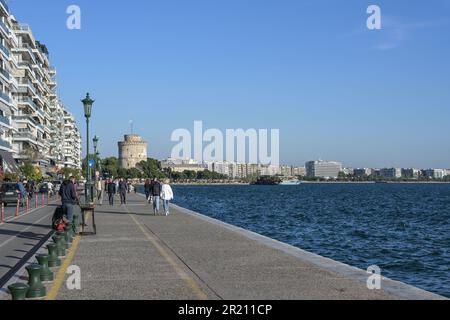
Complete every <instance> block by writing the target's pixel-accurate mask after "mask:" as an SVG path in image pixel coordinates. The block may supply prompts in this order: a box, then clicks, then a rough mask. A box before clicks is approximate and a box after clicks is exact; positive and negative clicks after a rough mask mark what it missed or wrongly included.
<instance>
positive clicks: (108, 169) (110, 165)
mask: <svg viewBox="0 0 450 320" xmlns="http://www.w3.org/2000/svg"><path fill="white" fill-rule="evenodd" d="M102 170H103V172H104V173H106V174H108V175H109V176H110V177H117V176H118V175H119V174H118V170H119V160H118V159H117V158H116V157H109V158H105V159H103V160H102Z"/></svg>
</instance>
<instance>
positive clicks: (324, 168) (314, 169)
mask: <svg viewBox="0 0 450 320" xmlns="http://www.w3.org/2000/svg"><path fill="white" fill-rule="evenodd" d="M305 167H306V175H307V176H308V177H316V178H325V179H337V178H338V177H339V172H341V171H342V163H340V162H336V161H323V160H317V161H309V162H307V163H306V164H305Z"/></svg>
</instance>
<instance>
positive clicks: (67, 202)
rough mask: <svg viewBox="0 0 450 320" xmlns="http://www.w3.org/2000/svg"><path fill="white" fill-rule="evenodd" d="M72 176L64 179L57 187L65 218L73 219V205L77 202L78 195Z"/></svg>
mask: <svg viewBox="0 0 450 320" xmlns="http://www.w3.org/2000/svg"><path fill="white" fill-rule="evenodd" d="M72 180H73V177H70V179H69V180H66V181H64V182H63V184H62V185H61V188H60V189H59V196H60V197H61V203H62V208H63V210H64V211H66V212H67V220H69V221H70V222H72V221H73V213H74V211H73V206H74V205H76V204H77V203H78V196H77V193H76V192H75V186H74V184H73V182H72Z"/></svg>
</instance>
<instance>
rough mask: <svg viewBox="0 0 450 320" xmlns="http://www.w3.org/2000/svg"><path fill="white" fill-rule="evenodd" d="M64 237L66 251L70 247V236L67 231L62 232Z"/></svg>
mask: <svg viewBox="0 0 450 320" xmlns="http://www.w3.org/2000/svg"><path fill="white" fill-rule="evenodd" d="M64 236H65V238H64V239H65V240H66V247H67V249H69V248H70V246H71V245H72V237H71V236H70V231H69V230H67V231H66V232H64Z"/></svg>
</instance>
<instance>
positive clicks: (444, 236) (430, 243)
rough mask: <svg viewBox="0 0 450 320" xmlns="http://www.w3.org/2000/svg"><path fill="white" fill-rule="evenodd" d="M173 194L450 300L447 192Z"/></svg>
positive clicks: (360, 189)
mask: <svg viewBox="0 0 450 320" xmlns="http://www.w3.org/2000/svg"><path fill="white" fill-rule="evenodd" d="M173 188H174V193H175V201H174V202H175V203H176V204H178V205H180V206H182V207H185V208H188V209H191V210H193V211H196V212H199V213H202V214H204V215H207V216H210V217H213V218H216V219H219V220H222V221H224V222H227V223H230V224H233V225H236V226H239V227H242V228H245V229H248V230H251V231H254V232H257V233H259V234H262V235H265V236H268V237H270V238H273V239H276V240H279V241H282V242H285V243H288V244H291V245H293V246H296V247H298V248H301V249H304V250H307V251H310V252H314V253H316V254H319V255H321V256H325V257H328V258H331V259H334V260H337V261H340V262H343V263H346V264H349V265H352V266H355V267H358V268H361V269H364V270H365V269H367V268H368V267H369V266H371V265H378V266H379V267H380V268H381V269H382V275H383V276H386V277H389V278H391V279H394V280H399V281H402V282H405V283H408V284H411V285H414V286H417V287H419V288H422V289H425V290H428V291H431V292H434V293H437V294H440V295H444V296H446V297H450V184H302V185H299V186H235V185H229V186H174V187H173Z"/></svg>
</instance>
